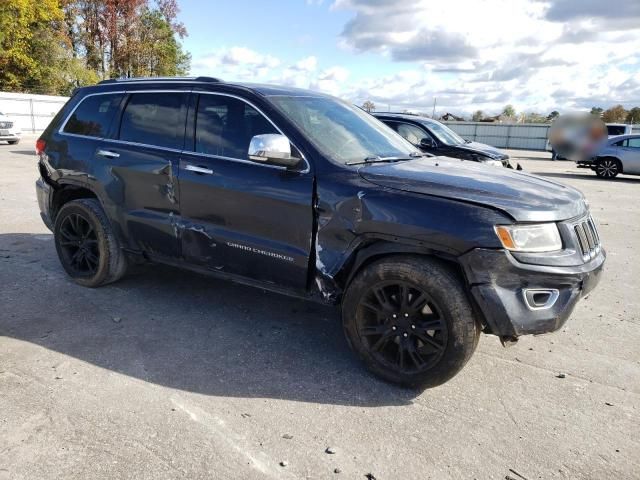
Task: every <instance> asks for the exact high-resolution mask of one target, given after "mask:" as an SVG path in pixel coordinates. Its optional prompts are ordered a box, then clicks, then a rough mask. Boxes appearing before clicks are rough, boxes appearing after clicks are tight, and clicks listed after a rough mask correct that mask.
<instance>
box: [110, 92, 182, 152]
mask: <svg viewBox="0 0 640 480" xmlns="http://www.w3.org/2000/svg"><path fill="white" fill-rule="evenodd" d="M187 95H188V94H186V93H169V92H166V93H162V92H158V93H134V94H132V95H131V98H130V99H129V102H128V103H127V106H126V107H125V109H124V112H123V114H122V122H120V136H119V138H120V140H125V141H127V142H135V143H144V144H146V145H154V146H158V147H166V148H175V149H180V150H181V149H182V147H183V143H184V126H185V120H186V116H187V104H186V102H187Z"/></svg>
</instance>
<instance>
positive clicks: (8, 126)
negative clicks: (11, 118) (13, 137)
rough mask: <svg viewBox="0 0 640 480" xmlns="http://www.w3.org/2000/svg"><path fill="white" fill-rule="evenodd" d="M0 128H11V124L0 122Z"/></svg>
mask: <svg viewBox="0 0 640 480" xmlns="http://www.w3.org/2000/svg"><path fill="white" fill-rule="evenodd" d="M0 128H13V122H0Z"/></svg>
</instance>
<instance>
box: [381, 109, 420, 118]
mask: <svg viewBox="0 0 640 480" xmlns="http://www.w3.org/2000/svg"><path fill="white" fill-rule="evenodd" d="M371 113H379V114H380V115H411V116H414V117H421V116H422V115H421V114H419V113H413V112H384V111H382V110H374V111H373V112H371Z"/></svg>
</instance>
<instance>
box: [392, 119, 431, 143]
mask: <svg viewBox="0 0 640 480" xmlns="http://www.w3.org/2000/svg"><path fill="white" fill-rule="evenodd" d="M396 131H397V132H398V133H399V134H400V135H401V136H402V137H404V138H405V139H406V140H408V141H409V142H411V143H412V144H413V145H415V146H417V147H419V146H420V140H422V139H423V138H430V136H429V134H428V133H427V132H425V131H424V130H422V129H421V128H420V127H416V126H415V125H411V124H409V123H398V124H396Z"/></svg>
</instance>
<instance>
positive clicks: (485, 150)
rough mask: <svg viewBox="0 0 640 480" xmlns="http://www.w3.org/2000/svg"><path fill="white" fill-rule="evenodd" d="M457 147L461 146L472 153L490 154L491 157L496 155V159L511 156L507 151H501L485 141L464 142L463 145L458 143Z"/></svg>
mask: <svg viewBox="0 0 640 480" xmlns="http://www.w3.org/2000/svg"><path fill="white" fill-rule="evenodd" d="M456 148H459V149H460V150H466V151H468V152H471V153H481V154H484V155H489V156H491V157H495V159H496V160H502V159H503V158H509V156H508V155H507V154H506V153H504V152H501V151H500V150H498V149H497V148H495V147H492V146H491V145H487V144H485V143H478V142H470V143H463V144H461V145H456Z"/></svg>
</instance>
